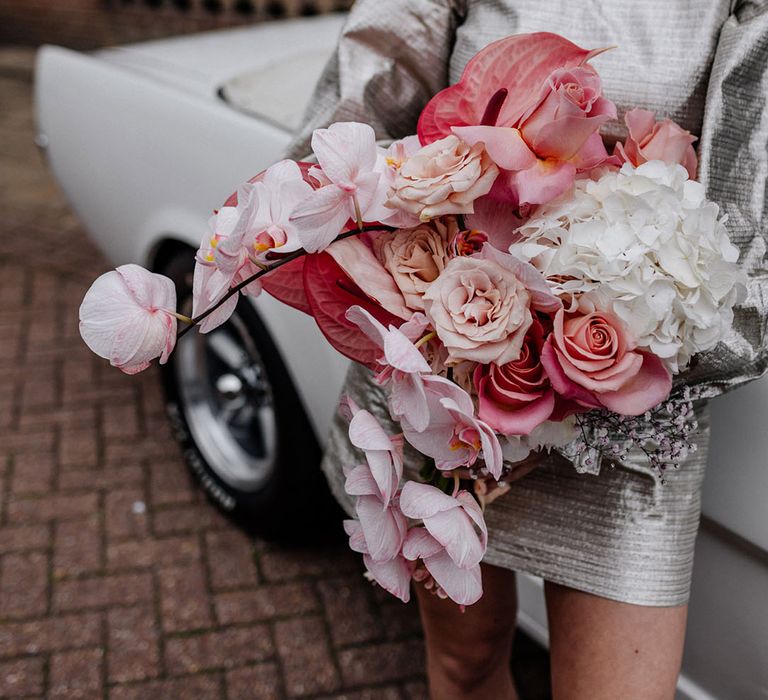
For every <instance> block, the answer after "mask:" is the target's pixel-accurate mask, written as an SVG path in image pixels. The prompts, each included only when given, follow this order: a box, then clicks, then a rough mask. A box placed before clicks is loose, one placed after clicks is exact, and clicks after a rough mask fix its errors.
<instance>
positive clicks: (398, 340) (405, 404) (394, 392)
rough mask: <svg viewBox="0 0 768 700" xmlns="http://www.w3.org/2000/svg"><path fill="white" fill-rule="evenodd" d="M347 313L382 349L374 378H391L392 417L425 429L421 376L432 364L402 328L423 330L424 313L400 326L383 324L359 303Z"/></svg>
mask: <svg viewBox="0 0 768 700" xmlns="http://www.w3.org/2000/svg"><path fill="white" fill-rule="evenodd" d="M346 316H347V319H349V320H350V321H351V322H352V323H354V324H355V325H356V326H357V327H358V328H360V330H361V331H362V332H363V333H365V335H366V336H367V337H368V338H370V340H371V341H372V342H373V343H375V344H376V345H377V346H378V347H379V348H381V350H382V351H383V355H382V356H381V357H380V358H379V359H378V360H377V362H378V364H379V365H381V366H382V367H383V369H382V370H381V371H380V372H379V374H378V376H377V380H378V381H379V382H380V383H384V382H388V381H389V382H391V389H390V396H389V407H390V411H391V412H392V415H393V417H395V418H397V419H399V418H401V417H403V418H405V419H406V420H407V421H408V423H409V424H410V425H411V426H412V427H413V429H414V430H424V428H426V427H427V424H428V423H429V407H428V406H427V397H426V393H425V390H424V380H423V377H424V376H425V375H428V374H431V373H432V368H431V367H430V366H429V364H428V363H427V361H426V360H425V359H424V356H423V355H422V354H421V353H420V352H419V350H418V348H416V346H415V345H414V344H413V343H412V342H411V340H410V338H409V337H408V336H407V335H406V333H405V332H404V331H406V332H407V331H408V330H410V329H411V328H415V329H421V330H417V331H416V332H417V333H421V332H423V329H424V328H426V323H427V322H426V318H425V317H424V314H421V313H418V314H414V317H413V318H412V320H411V321H409V322H408V324H403V326H401V328H400V329H398V328H395V327H394V326H390V327H389V328H388V329H387V328H385V327H384V326H383V325H382V324H381V323H379V322H378V321H377V320H376V319H375V318H374V317H373V316H372V315H371V314H370V313H369V312H368V311H366V310H365V309H363V308H362V307H360V306H353V307H351V308H350V309H349V310H348V311H347V314H346Z"/></svg>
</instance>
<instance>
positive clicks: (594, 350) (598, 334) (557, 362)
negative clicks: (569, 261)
mask: <svg viewBox="0 0 768 700" xmlns="http://www.w3.org/2000/svg"><path fill="white" fill-rule="evenodd" d="M635 348H636V343H635V341H634V339H633V338H632V337H631V336H630V335H629V333H628V332H627V329H626V328H625V327H624V325H623V324H622V322H621V321H619V319H618V318H616V317H615V316H613V315H612V314H609V313H602V312H599V311H594V312H592V313H589V314H586V315H581V314H567V315H566V313H565V312H564V311H563V309H560V310H559V311H558V312H557V314H556V315H555V323H554V328H553V331H552V333H551V334H550V335H549V337H548V338H547V341H546V343H545V344H544V348H543V349H542V352H541V363H542V365H544V369H545V370H546V372H547V374H548V375H549V380H550V382H551V383H552V387H553V388H554V390H555V391H556V392H557V393H558V394H560V395H561V396H563V397H564V398H566V399H570V400H573V401H575V402H576V403H578V404H581V405H582V406H585V407H590V408H607V409H608V410H610V411H614V412H615V413H620V414H622V415H628V416H637V415H640V414H642V413H645V412H646V411H647V410H649V409H651V408H653V407H654V406H656V405H657V404H659V403H661V402H662V401H663V400H664V399H665V398H667V396H669V392H670V390H671V389H672V376H671V375H670V373H669V371H668V370H667V369H666V367H665V366H664V364H663V363H662V361H661V360H660V359H659V358H658V357H656V356H655V355H652V354H651V353H649V352H644V351H642V350H636V349H635Z"/></svg>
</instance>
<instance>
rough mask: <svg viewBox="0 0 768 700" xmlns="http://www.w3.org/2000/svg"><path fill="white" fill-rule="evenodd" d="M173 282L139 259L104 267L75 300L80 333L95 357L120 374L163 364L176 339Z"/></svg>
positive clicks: (132, 372)
mask: <svg viewBox="0 0 768 700" xmlns="http://www.w3.org/2000/svg"><path fill="white" fill-rule="evenodd" d="M175 312H176V288H175V287H174V286H173V282H172V281H171V280H170V279H168V278H167V277H164V276H163V275H158V274H155V273H153V272H149V270H145V269H144V268H143V267H140V266H139V265H121V266H120V267H118V268H117V270H112V271H111V272H106V273H104V274H103V275H101V277H99V278H98V279H97V280H96V281H95V282H94V283H93V284H92V285H91V287H90V289H89V290H88V291H87V292H86V294H85V297H84V298H83V302H82V304H81V305H80V314H79V315H80V335H81V336H82V338H83V340H84V341H85V344H86V345H87V346H88V347H89V348H90V349H91V350H93V352H95V353H96V354H97V355H98V356H99V357H103V358H105V359H107V360H109V362H110V364H111V365H112V366H113V367H117V368H118V369H121V370H122V371H123V372H125V373H126V374H136V372H141V371H142V370H144V369H146V368H147V367H149V364H150V362H151V361H152V360H154V359H155V358H156V357H159V358H160V364H161V365H162V364H165V362H167V360H168V356H169V355H170V354H171V351H172V350H173V346H174V345H175V344H176V318H175Z"/></svg>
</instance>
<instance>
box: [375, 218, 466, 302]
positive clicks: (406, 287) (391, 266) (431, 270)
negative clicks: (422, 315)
mask: <svg viewBox="0 0 768 700" xmlns="http://www.w3.org/2000/svg"><path fill="white" fill-rule="evenodd" d="M457 231H458V225H457V223H456V220H455V219H454V218H452V217H448V218H446V219H445V220H443V221H434V222H431V223H426V224H422V225H421V226H417V227H416V228H411V229H401V230H399V231H395V233H393V234H392V235H383V236H378V237H377V238H376V239H374V250H375V251H376V256H377V257H378V258H379V260H380V261H381V263H382V265H384V267H385V268H386V270H387V272H389V274H390V275H392V279H393V280H394V281H395V284H396V285H397V287H398V289H399V290H400V291H401V292H402V294H403V298H404V299H405V305H406V306H407V307H408V308H409V309H413V310H414V311H422V310H423V309H424V302H423V301H422V296H423V295H424V292H426V291H427V288H428V287H429V285H430V284H431V283H432V282H434V281H435V280H436V279H437V278H438V276H439V275H440V273H441V272H442V271H443V269H444V268H445V265H446V263H447V262H448V250H447V249H448V244H449V243H450V241H451V239H452V238H453V237H454V236H455V235H456V232H457Z"/></svg>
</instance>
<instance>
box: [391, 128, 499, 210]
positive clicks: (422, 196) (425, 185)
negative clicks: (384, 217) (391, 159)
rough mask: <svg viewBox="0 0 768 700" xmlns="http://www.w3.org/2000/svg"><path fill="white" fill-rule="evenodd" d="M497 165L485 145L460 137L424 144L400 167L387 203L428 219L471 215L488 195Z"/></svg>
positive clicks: (495, 174) (496, 172)
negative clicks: (477, 202)
mask: <svg viewBox="0 0 768 700" xmlns="http://www.w3.org/2000/svg"><path fill="white" fill-rule="evenodd" d="M498 174H499V170H498V168H497V167H496V166H495V165H494V164H493V161H492V160H491V158H490V157H489V156H488V154H487V153H486V152H485V149H484V148H483V145H482V144H475V145H474V146H470V145H469V144H466V143H464V141H462V140H461V139H460V138H458V137H457V136H453V135H451V136H446V137H445V138H444V139H440V140H439V141H435V142H434V143H431V144H429V145H428V146H424V147H423V148H422V149H421V150H419V151H417V152H416V153H415V154H413V155H412V156H411V157H410V158H407V159H406V160H405V162H404V163H403V164H402V165H401V166H400V170H399V171H398V173H397V175H396V176H395V180H394V184H393V186H392V191H391V193H390V196H389V200H388V201H387V206H388V207H391V208H392V209H401V210H403V211H407V212H410V213H411V214H415V215H416V216H418V217H419V218H420V219H421V220H422V221H429V220H430V219H433V218H435V217H437V216H444V215H445V214H471V213H472V212H473V211H474V208H473V206H472V203H473V202H474V201H475V200H476V199H477V198H478V197H482V196H483V195H485V194H488V192H489V190H490V189H491V186H492V185H493V182H494V180H495V179H496V176H497V175H498Z"/></svg>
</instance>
